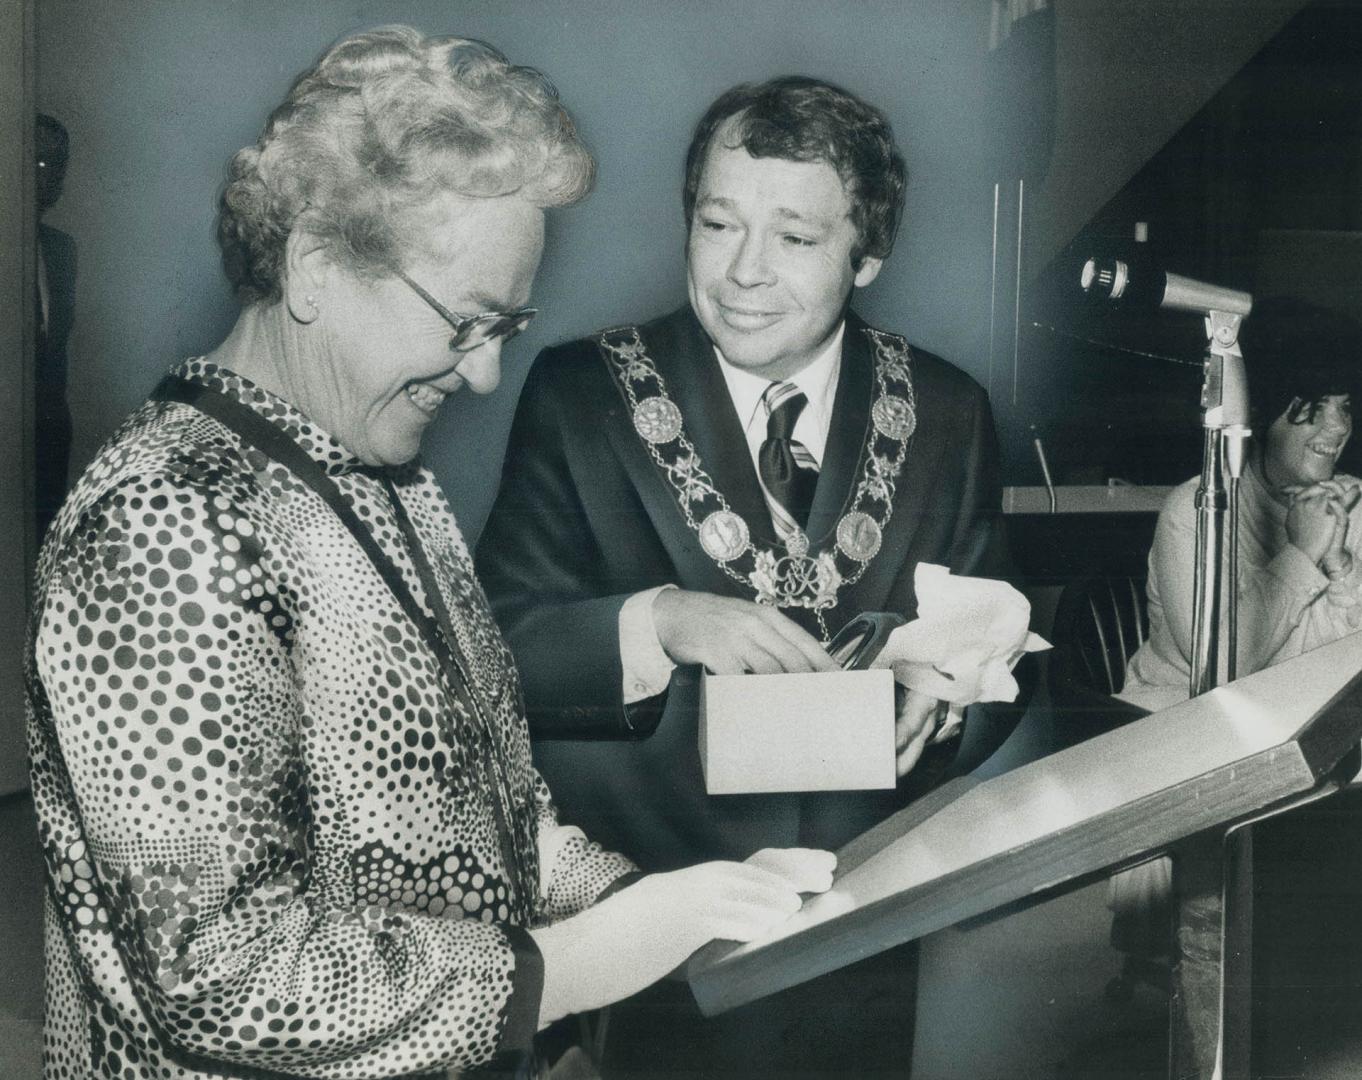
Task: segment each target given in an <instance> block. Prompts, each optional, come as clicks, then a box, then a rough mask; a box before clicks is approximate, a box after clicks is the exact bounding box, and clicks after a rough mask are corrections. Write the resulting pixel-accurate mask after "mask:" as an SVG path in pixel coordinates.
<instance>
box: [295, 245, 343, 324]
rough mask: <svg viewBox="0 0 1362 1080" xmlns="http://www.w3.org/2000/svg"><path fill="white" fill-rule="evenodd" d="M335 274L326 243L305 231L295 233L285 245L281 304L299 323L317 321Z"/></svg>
mask: <svg viewBox="0 0 1362 1080" xmlns="http://www.w3.org/2000/svg"><path fill="white" fill-rule="evenodd" d="M334 274H335V266H334V264H333V263H332V262H331V257H330V253H329V251H328V249H327V246H326V243H325V242H324V241H323V240H322V239H321V238H320V237H318V236H315V235H314V234H312V233H310V232H308V231H307V230H305V229H294V230H293V231H292V232H291V233H289V237H288V240H286V241H285V243H284V303H285V304H286V305H287V306H288V310H289V314H290V315H292V316H293V318H294V319H295V320H297V321H298V322H300V323H303V324H308V323H313V322H316V321H317V317H318V316H319V315H321V313H322V306H323V303H324V302H325V298H326V286H327V284H328V282H330V281H331V280H332V278H333V276H334Z"/></svg>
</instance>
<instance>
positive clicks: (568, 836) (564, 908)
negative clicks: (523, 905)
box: [535, 773, 638, 922]
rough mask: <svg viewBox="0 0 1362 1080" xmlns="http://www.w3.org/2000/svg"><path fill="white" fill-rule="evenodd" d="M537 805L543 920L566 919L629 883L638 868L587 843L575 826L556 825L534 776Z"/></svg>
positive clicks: (544, 792) (541, 783)
mask: <svg viewBox="0 0 1362 1080" xmlns="http://www.w3.org/2000/svg"><path fill="white" fill-rule="evenodd" d="M535 798H536V800H537V802H538V805H539V878H540V892H541V893H542V894H543V896H544V917H545V918H546V919H547V920H548V921H549V922H557V921H558V920H559V919H566V918H567V917H568V916H570V915H576V914H577V913H578V912H579V911H584V910H585V909H586V908H589V907H590V906H591V905H592V904H594V903H595V902H596V901H597V900H600V899H602V897H604V896H605V895H606V894H608V893H610V892H613V891H615V889H616V887H618V886H620V885H622V884H625V883H627V882H626V881H625V880H624V879H627V880H628V881H632V880H633V879H634V877H635V876H637V874H638V868H637V867H636V866H635V865H634V864H633V863H632V862H631V861H630V860H629V859H627V858H625V857H624V856H623V855H619V854H617V853H616V852H613V851H606V850H605V849H604V848H603V847H601V845H600V844H597V843H596V842H595V841H592V840H588V839H587V838H586V834H585V833H583V832H582V830H581V829H579V828H577V827H576V826H575V825H560V824H559V823H558V815H557V812H556V811H555V810H554V808H553V803H552V801H551V800H550V798H549V789H548V787H547V786H546V785H545V783H544V779H543V777H541V776H539V775H538V773H536V774H535Z"/></svg>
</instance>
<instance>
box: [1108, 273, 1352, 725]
mask: <svg viewBox="0 0 1362 1080" xmlns="http://www.w3.org/2000/svg"><path fill="white" fill-rule="evenodd" d="M1243 337H1244V356H1245V361H1246V363H1247V365H1248V368H1249V375H1250V377H1249V391H1250V399H1251V402H1252V405H1253V412H1254V418H1255V428H1254V436H1255V437H1254V439H1253V444H1252V445H1253V446H1254V447H1255V449H1254V452H1253V454H1252V457H1251V459H1250V461H1249V464H1248V466H1247V468H1246V469H1245V475H1244V478H1243V480H1242V481H1241V483H1240V526H1239V533H1240V535H1239V581H1238V590H1239V655H1238V673H1239V674H1240V675H1247V674H1250V673H1251V672H1254V671H1258V670H1260V669H1262V668H1265V667H1268V666H1270V665H1272V664H1275V663H1278V662H1280V661H1282V660H1288V659H1290V658H1291V657H1293V656H1299V655H1300V654H1301V653H1303V652H1305V651H1306V650H1308V649H1313V648H1316V647H1318V646H1320V645H1325V644H1328V643H1329V642H1331V641H1334V640H1336V639H1338V638H1340V637H1342V636H1343V635H1344V634H1350V633H1352V632H1353V631H1355V630H1357V629H1358V627H1359V624H1360V623H1362V606H1359V601H1362V561H1359V560H1362V508H1359V505H1358V493H1359V486H1358V485H1359V481H1358V480H1357V479H1355V478H1354V477H1351V476H1345V475H1343V474H1341V473H1338V472H1336V469H1337V464H1338V459H1339V455H1340V454H1341V453H1342V452H1343V449H1344V447H1345V446H1347V443H1348V439H1349V437H1350V436H1351V435H1352V429H1353V423H1352V402H1353V398H1354V394H1355V386H1356V382H1357V365H1358V363H1359V362H1360V361H1362V330H1359V328H1358V327H1357V326H1356V325H1355V324H1353V323H1351V322H1350V321H1348V320H1346V319H1344V318H1342V317H1341V316H1336V315H1333V314H1331V313H1329V312H1325V311H1323V310H1319V309H1313V308H1308V307H1306V306H1304V305H1302V304H1299V303H1297V302H1294V301H1287V300H1269V301H1265V302H1264V303H1262V304H1260V305H1259V307H1258V308H1257V309H1256V310H1255V311H1254V314H1253V315H1252V316H1251V317H1250V318H1249V319H1248V321H1247V322H1246V323H1245V327H1244V335H1243ZM1198 483H1199V481H1198V480H1195V479H1193V480H1189V481H1187V483H1185V484H1183V485H1181V486H1180V487H1178V488H1177V489H1176V490H1174V492H1173V493H1172V495H1170V496H1169V499H1168V502H1167V504H1166V505H1165V506H1164V508H1163V511H1162V513H1161V514H1160V515H1159V523H1158V528H1157V531H1156V532H1155V534H1154V547H1153V550H1152V551H1151V552H1150V555H1149V584H1148V595H1149V625H1150V635H1149V640H1148V641H1147V642H1145V644H1144V645H1143V646H1142V647H1141V648H1140V649H1139V651H1138V652H1136V653H1135V655H1134V656H1132V657H1131V659H1130V664H1129V668H1128V670H1127V674H1126V684H1125V688H1124V690H1123V691H1122V693H1121V697H1122V698H1124V699H1125V700H1127V701H1130V702H1133V703H1134V704H1137V705H1142V706H1144V707H1146V708H1151V709H1157V708H1162V707H1164V706H1166V705H1170V704H1173V703H1175V702H1177V701H1182V700H1184V699H1185V698H1186V697H1187V696H1188V692H1189V691H1188V683H1189V673H1190V670H1191V661H1190V656H1191V650H1192V640H1191V638H1192V568H1193V565H1194V562H1195V559H1194V546H1195V545H1194V539H1195V528H1196V509H1195V506H1194V498H1195V495H1196V489H1197V486H1198ZM1221 639H1222V640H1221V666H1220V670H1221V671H1222V672H1223V671H1225V670H1226V666H1225V658H1226V657H1227V655H1228V642H1227V640H1226V635H1225V634H1224V632H1223V630H1222V634H1221Z"/></svg>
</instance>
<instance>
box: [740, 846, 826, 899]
mask: <svg viewBox="0 0 1362 1080" xmlns="http://www.w3.org/2000/svg"><path fill="white" fill-rule="evenodd" d="M746 865H748V866H752V867H757V868H758V869H761V870H765V871H767V872H768V873H771V874H774V875H776V876H777V877H779V878H781V879H782V880H783V881H785V882H787V883H788V884H789V885H790V886H791V887H792V888H794V889H795V890H796V891H798V892H802V893H818V892H826V891H827V890H828V889H830V888H832V872H833V871H834V870H835V869H837V856H836V855H834V854H833V853H832V852H831V851H820V850H818V849H816V848H762V849H761V850H760V851H758V852H757V853H756V854H754V855H750V856H748V858H747V861H746Z"/></svg>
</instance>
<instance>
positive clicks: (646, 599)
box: [619, 585, 676, 705]
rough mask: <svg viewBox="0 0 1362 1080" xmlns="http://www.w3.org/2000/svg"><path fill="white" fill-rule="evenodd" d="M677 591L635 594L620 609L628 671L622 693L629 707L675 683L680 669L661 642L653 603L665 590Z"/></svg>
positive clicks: (624, 662)
mask: <svg viewBox="0 0 1362 1080" xmlns="http://www.w3.org/2000/svg"><path fill="white" fill-rule="evenodd" d="M674 588H676V586H675V585H659V586H658V587H657V588H655V589H646V590H644V591H643V592H639V593H634V595H633V596H631V597H629V599H628V600H626V601H625V602H624V606H623V607H621V608H620V616H619V627H620V666H621V667H622V668H623V669H624V679H623V684H624V685H623V687H622V689H623V692H624V704H626V705H633V704H635V703H636V702H640V701H646V700H647V699H648V698H650V697H656V696H657V695H658V694H660V693H662V691H664V690H666V689H667V683H668V682H670V681H671V677H672V671H673V670H675V668H676V665H675V664H674V663H672V661H671V657H669V656H668V655H667V654H666V653H665V652H663V651H662V645H661V643H660V642H659V641H658V640H657V626H656V625H654V623H653V601H654V600H655V599H656V598H657V594H658V593H660V592H661V591H662V590H663V589H674Z"/></svg>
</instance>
